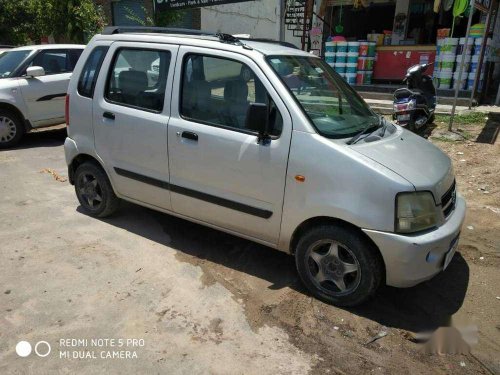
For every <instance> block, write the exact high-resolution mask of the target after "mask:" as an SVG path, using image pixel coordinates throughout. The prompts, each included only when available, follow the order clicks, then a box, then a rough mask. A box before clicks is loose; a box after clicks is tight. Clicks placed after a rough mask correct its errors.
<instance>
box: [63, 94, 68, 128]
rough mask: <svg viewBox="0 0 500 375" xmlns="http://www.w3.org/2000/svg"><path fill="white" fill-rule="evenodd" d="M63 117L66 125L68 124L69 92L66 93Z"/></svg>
mask: <svg viewBox="0 0 500 375" xmlns="http://www.w3.org/2000/svg"><path fill="white" fill-rule="evenodd" d="M64 118H65V120H66V126H69V94H66V103H65V104H64Z"/></svg>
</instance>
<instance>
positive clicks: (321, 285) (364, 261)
mask: <svg viewBox="0 0 500 375" xmlns="http://www.w3.org/2000/svg"><path fill="white" fill-rule="evenodd" d="M295 260H296V264H297V270H298V273H299V275H300V278H301V279H302V281H303V283H304V285H305V286H306V287H307V289H308V290H309V291H310V292H311V293H312V294H313V295H314V296H315V297H317V298H318V299H320V300H323V301H325V302H328V303H332V304H334V305H338V306H355V305H359V304H361V303H363V302H364V301H365V300H367V299H368V298H369V297H371V296H372V295H373V294H375V292H376V290H377V289H378V287H379V285H380V283H381V281H382V277H383V265H382V261H381V259H380V255H379V253H378V250H377V249H376V248H374V246H373V245H372V244H371V243H370V242H369V241H368V240H366V239H365V238H364V237H362V235H361V234H360V233H358V232H356V231H354V230H351V229H348V228H344V227H342V226H333V225H322V226H318V227H315V228H312V229H310V230H309V231H308V232H306V233H305V234H304V235H303V236H302V238H301V239H300V240H299V242H298V245H297V248H296V252H295Z"/></svg>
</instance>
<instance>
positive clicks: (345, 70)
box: [325, 40, 376, 85]
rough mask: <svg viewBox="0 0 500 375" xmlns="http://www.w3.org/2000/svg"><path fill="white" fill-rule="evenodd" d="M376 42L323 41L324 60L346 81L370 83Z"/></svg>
mask: <svg viewBox="0 0 500 375" xmlns="http://www.w3.org/2000/svg"><path fill="white" fill-rule="evenodd" d="M375 46H376V42H368V41H365V40H363V41H357V42H346V41H328V42H326V43H325V61H326V63H327V64H328V65H330V66H331V67H332V68H333V69H335V71H336V72H337V73H339V74H340V76H341V77H343V78H344V79H345V80H346V81H347V83H349V84H351V85H354V84H359V85H363V84H371V82H372V74H373V64H374V61H375Z"/></svg>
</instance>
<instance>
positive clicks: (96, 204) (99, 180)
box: [75, 162, 120, 217]
mask: <svg viewBox="0 0 500 375" xmlns="http://www.w3.org/2000/svg"><path fill="white" fill-rule="evenodd" d="M75 192H76V196H77V197H78V201H79V202H80V204H81V205H82V208H83V209H84V210H85V212H86V213H88V214H89V215H91V216H95V217H106V216H109V215H111V214H113V213H114V212H115V211H116V210H117V209H118V206H119V203H120V199H119V198H118V197H117V196H116V195H115V193H114V191H113V187H112V186H111V183H110V182H109V179H108V176H107V175H106V173H105V172H104V171H103V170H102V168H101V167H100V166H97V165H96V164H95V163H91V162H85V163H83V164H81V165H80V166H78V168H77V169H76V171H75Z"/></svg>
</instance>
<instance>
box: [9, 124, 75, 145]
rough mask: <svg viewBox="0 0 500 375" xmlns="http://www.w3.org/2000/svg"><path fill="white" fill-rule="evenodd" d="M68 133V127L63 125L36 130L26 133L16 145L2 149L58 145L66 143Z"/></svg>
mask: <svg viewBox="0 0 500 375" xmlns="http://www.w3.org/2000/svg"><path fill="white" fill-rule="evenodd" d="M66 135H67V132H66V127H62V126H61V125H58V126H57V127H55V128H46V129H42V130H36V131H33V132H29V133H26V134H25V135H24V136H23V138H22V139H21V141H20V142H19V143H18V144H17V145H16V146H15V147H12V148H10V149H5V150H0V151H8V150H23V149H28V148H39V147H58V146H61V145H63V144H64V140H65V139H66Z"/></svg>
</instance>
